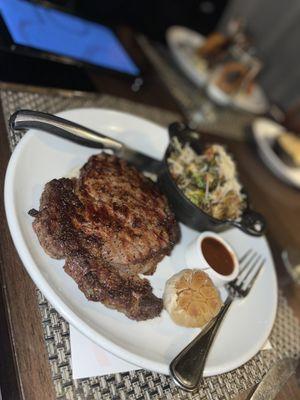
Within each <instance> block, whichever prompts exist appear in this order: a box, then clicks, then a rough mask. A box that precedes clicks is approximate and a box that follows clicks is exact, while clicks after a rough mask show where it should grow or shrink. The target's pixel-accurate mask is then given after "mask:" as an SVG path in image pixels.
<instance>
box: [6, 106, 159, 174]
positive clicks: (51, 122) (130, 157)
mask: <svg viewBox="0 0 300 400" xmlns="http://www.w3.org/2000/svg"><path fill="white" fill-rule="evenodd" d="M9 127H10V129H11V130H12V131H18V130H24V129H30V128H36V129H39V130H42V131H45V132H48V133H51V134H54V135H57V136H60V137H63V138H65V139H69V140H71V141H73V142H76V143H79V144H82V145H84V146H88V147H94V148H100V149H109V150H112V151H113V152H114V154H116V155H117V156H119V157H120V158H124V159H125V160H126V161H128V162H129V163H131V164H133V165H134V166H136V167H137V168H138V169H139V170H141V171H147V172H151V173H154V174H157V173H158V172H159V171H160V170H161V168H162V161H161V160H157V159H155V158H153V157H151V156H148V155H147V154H144V153H141V152H138V151H136V150H133V149H131V148H130V147H128V146H126V145H125V144H124V143H122V142H120V141H118V140H116V139H112V138H110V137H108V136H105V135H103V134H102V133H100V132H96V131H94V130H92V129H89V128H86V127H84V126H82V125H79V124H76V123H75V122H72V121H68V120H66V119H64V118H61V117H58V116H56V115H52V114H48V113H43V112H40V111H32V110H18V111H16V112H15V113H14V114H12V115H11V117H10V119H9Z"/></svg>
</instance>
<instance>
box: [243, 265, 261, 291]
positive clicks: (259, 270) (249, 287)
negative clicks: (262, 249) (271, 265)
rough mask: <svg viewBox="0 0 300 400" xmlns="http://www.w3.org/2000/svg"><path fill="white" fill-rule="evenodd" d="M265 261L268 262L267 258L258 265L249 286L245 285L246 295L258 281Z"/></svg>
mask: <svg viewBox="0 0 300 400" xmlns="http://www.w3.org/2000/svg"><path fill="white" fill-rule="evenodd" d="M265 262H266V259H265V258H264V259H263V260H262V261H261V263H260V265H259V266H258V268H257V271H256V272H255V274H254V276H253V277H252V279H251V281H250V282H249V283H248V284H247V286H246V287H245V289H244V291H245V294H246V295H247V294H248V293H249V292H250V290H251V289H252V286H253V285H254V283H255V282H256V280H257V277H258V275H259V274H260V272H261V270H262V267H263V265H264V263H265Z"/></svg>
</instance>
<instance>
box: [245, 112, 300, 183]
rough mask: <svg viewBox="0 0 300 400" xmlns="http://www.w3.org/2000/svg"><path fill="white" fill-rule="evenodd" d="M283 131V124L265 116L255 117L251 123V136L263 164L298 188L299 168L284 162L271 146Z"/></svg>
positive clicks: (299, 181)
mask: <svg viewBox="0 0 300 400" xmlns="http://www.w3.org/2000/svg"><path fill="white" fill-rule="evenodd" d="M284 131H285V128H284V127H283V126H281V125H280V124H278V123H277V122H274V121H271V120H270V119H267V118H257V119H256V120H255V121H254V122H253V124H252V132H253V136H254V139H255V142H256V144H257V147H258V151H259V154H260V156H261V157H262V159H263V161H264V162H265V164H266V165H267V166H268V167H269V168H270V169H271V171H273V172H274V173H275V174H276V175H277V176H278V177H279V178H280V179H282V180H283V181H285V182H287V183H289V184H292V185H294V186H296V187H298V188H300V168H297V167H290V166H288V165H287V164H285V163H284V162H283V161H282V160H281V159H280V158H279V157H278V156H277V154H276V153H275V152H274V150H273V148H272V145H273V143H274V141H275V140H276V138H277V136H279V135H280V134H282V133H283V132H284Z"/></svg>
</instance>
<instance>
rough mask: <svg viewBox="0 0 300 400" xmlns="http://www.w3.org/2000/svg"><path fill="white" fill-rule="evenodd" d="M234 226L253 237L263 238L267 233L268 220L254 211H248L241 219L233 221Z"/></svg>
mask: <svg viewBox="0 0 300 400" xmlns="http://www.w3.org/2000/svg"><path fill="white" fill-rule="evenodd" d="M232 225H234V226H236V227H237V228H239V229H241V230H242V231H244V232H245V233H248V234H249V235H252V236H262V235H263V234H264V233H265V231H266V220H265V219H264V217H263V216H262V215H261V214H259V213H257V212H255V211H252V210H246V211H245V212H244V213H243V214H242V216H241V218H240V219H238V220H235V221H232Z"/></svg>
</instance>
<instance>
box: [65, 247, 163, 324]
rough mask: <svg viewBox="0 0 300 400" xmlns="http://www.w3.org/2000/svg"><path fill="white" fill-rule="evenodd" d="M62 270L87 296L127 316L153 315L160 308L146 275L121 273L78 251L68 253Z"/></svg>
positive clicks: (150, 316)
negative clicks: (75, 254) (144, 277)
mask: <svg viewBox="0 0 300 400" xmlns="http://www.w3.org/2000/svg"><path fill="white" fill-rule="evenodd" d="M64 270H65V271H66V272H67V273H68V274H69V275H70V276H71V277H72V278H73V279H74V280H75V282H76V283H77V284H78V287H79V289H80V290H81V291H82V292H83V293H84V294H85V296H86V297H87V299H88V300H91V301H101V303H103V304H104V305H106V306H107V307H110V308H113V309H116V310H118V311H120V312H123V313H124V314H125V315H126V316H127V317H129V318H131V319H135V320H138V321H139V320H145V319H149V318H154V317H156V316H157V315H159V314H160V312H161V310H162V308H163V303H162V300H161V299H159V298H157V297H156V296H154V294H153V293H152V288H151V286H150V284H149V282H148V280H147V279H142V278H140V277H139V276H138V275H133V276H127V277H126V276H122V275H120V274H119V273H118V271H117V270H116V269H115V268H113V267H109V266H107V265H105V264H102V263H101V261H100V262H99V260H97V259H96V258H94V257H92V258H90V257H88V256H83V255H81V254H80V255H78V256H72V257H68V258H67V259H66V263H65V266H64Z"/></svg>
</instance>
